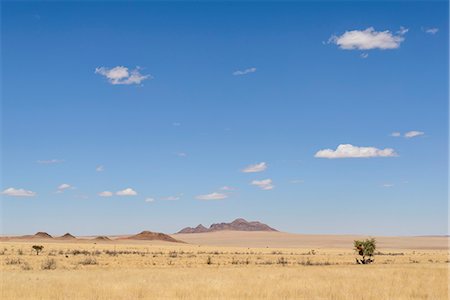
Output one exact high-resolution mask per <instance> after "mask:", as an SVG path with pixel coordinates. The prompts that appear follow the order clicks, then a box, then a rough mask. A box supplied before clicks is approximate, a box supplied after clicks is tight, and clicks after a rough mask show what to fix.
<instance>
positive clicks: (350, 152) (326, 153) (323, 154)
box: [314, 144, 397, 159]
mask: <svg viewBox="0 0 450 300" xmlns="http://www.w3.org/2000/svg"><path fill="white" fill-rule="evenodd" d="M392 156H397V153H396V152H395V150H394V149H391V148H385V149H378V148H375V147H358V146H353V145H351V144H341V145H339V146H338V147H337V148H336V150H332V149H324V150H319V151H317V153H316V154H315V155H314V157H317V158H329V159H333V158H369V157H392Z"/></svg>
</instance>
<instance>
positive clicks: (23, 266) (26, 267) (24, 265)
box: [20, 262, 33, 271]
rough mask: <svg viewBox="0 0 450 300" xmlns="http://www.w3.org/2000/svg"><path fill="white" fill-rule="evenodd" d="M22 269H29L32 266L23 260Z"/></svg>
mask: <svg viewBox="0 0 450 300" xmlns="http://www.w3.org/2000/svg"><path fill="white" fill-rule="evenodd" d="M20 267H21V268H22V270H24V271H30V270H33V268H32V267H31V266H30V264H29V263H28V262H24V263H23V264H22V265H21V266H20Z"/></svg>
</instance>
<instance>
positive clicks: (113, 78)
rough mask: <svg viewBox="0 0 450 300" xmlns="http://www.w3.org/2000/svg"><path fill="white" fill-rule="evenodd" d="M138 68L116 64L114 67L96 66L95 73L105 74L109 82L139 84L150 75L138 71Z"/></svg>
mask: <svg viewBox="0 0 450 300" xmlns="http://www.w3.org/2000/svg"><path fill="white" fill-rule="evenodd" d="M139 70H140V68H139V67H136V68H135V69H133V70H128V68H127V67H124V66H117V67H114V68H107V67H98V68H96V69H95V74H100V75H103V76H105V77H106V78H107V79H108V81H109V83H111V84H114V85H117V84H124V85H128V84H141V82H142V81H144V80H146V79H151V78H152V77H151V75H149V74H147V75H143V74H141V73H140V71H139Z"/></svg>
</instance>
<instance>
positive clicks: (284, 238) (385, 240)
mask: <svg viewBox="0 0 450 300" xmlns="http://www.w3.org/2000/svg"><path fill="white" fill-rule="evenodd" d="M172 236H173V237H174V238H176V239H179V240H182V241H185V242H187V243H189V244H196V245H206V246H233V247H258V248H264V247H269V248H277V247H278V248H349V246H350V247H352V245H353V241H354V240H355V239H363V238H367V237H368V236H358V235H308V234H292V233H284V232H245V231H220V232H208V233H189V234H173V235H172ZM375 238H376V240H377V245H378V247H379V248H388V249H443V250H444V249H448V243H449V238H448V237H444V236H436V237H435V236H418V237H404V236H402V237H383V236H380V237H375Z"/></svg>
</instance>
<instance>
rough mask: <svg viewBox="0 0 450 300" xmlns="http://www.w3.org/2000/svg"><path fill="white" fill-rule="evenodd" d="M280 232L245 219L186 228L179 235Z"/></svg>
mask: <svg viewBox="0 0 450 300" xmlns="http://www.w3.org/2000/svg"><path fill="white" fill-rule="evenodd" d="M225 230H227V231H275V232H276V231H278V230H276V229H274V228H272V227H270V226H268V225H266V224H264V223H261V222H258V221H251V222H248V221H247V220H245V219H242V218H239V219H236V220H234V221H233V222H231V223H216V224H212V225H211V226H209V228H206V227H205V226H203V225H202V224H200V225H198V226H197V227H195V228H192V227H186V228H183V229H182V230H180V231H179V232H177V233H180V234H181V233H204V232H214V231H225Z"/></svg>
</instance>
